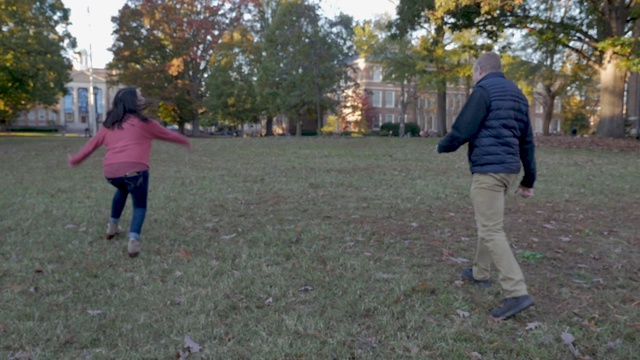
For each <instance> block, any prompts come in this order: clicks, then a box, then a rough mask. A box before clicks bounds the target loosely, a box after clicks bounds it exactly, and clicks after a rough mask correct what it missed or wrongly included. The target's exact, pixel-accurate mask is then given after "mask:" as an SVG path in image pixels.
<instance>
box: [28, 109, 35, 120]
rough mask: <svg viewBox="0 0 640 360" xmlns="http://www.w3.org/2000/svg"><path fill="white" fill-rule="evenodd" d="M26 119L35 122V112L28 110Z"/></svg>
mask: <svg viewBox="0 0 640 360" xmlns="http://www.w3.org/2000/svg"><path fill="white" fill-rule="evenodd" d="M28 118H29V120H35V119H36V112H35V111H34V110H29V115H28Z"/></svg>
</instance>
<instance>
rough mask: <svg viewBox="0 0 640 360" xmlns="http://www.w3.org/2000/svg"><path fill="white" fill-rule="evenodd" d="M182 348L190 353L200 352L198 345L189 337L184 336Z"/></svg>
mask: <svg viewBox="0 0 640 360" xmlns="http://www.w3.org/2000/svg"><path fill="white" fill-rule="evenodd" d="M184 347H185V348H187V349H189V351H190V352H192V353H197V352H200V344H198V343H197V342H195V341H193V339H192V338H190V337H189V335H185V336H184Z"/></svg>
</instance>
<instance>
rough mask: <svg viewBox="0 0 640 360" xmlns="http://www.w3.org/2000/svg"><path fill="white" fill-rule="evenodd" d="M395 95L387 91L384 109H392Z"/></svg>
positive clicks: (394, 103)
mask: <svg viewBox="0 0 640 360" xmlns="http://www.w3.org/2000/svg"><path fill="white" fill-rule="evenodd" d="M395 100H396V93H395V92H393V91H387V93H386V98H385V101H384V102H385V104H384V107H388V108H392V107H395V105H396V102H395Z"/></svg>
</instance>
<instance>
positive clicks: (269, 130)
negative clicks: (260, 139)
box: [265, 115, 273, 136]
mask: <svg viewBox="0 0 640 360" xmlns="http://www.w3.org/2000/svg"><path fill="white" fill-rule="evenodd" d="M265 127H266V134H265V135H266V136H273V117H272V116H269V115H267V123H266V124H265Z"/></svg>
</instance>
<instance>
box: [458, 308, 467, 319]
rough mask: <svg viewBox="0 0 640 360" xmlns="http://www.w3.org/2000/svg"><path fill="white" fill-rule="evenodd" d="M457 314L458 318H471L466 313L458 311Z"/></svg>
mask: <svg viewBox="0 0 640 360" xmlns="http://www.w3.org/2000/svg"><path fill="white" fill-rule="evenodd" d="M456 312H457V313H458V316H460V317H461V318H463V319H466V318H468V317H469V316H470V314H469V313H468V312H466V311H462V310H456Z"/></svg>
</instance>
